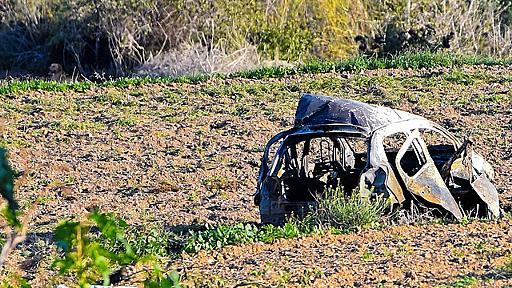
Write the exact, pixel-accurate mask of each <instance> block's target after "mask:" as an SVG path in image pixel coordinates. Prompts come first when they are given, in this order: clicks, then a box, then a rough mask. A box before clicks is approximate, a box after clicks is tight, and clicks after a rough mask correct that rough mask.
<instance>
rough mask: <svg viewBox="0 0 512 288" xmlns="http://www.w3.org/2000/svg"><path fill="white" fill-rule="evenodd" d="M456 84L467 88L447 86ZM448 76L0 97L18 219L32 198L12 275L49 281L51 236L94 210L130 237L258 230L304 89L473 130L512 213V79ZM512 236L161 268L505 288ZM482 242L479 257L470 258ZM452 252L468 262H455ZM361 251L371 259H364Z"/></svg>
mask: <svg viewBox="0 0 512 288" xmlns="http://www.w3.org/2000/svg"><path fill="white" fill-rule="evenodd" d="M455 72H456V73H463V74H464V75H469V77H470V80H471V79H473V80H471V81H472V82H471V81H470V82H467V83H464V82H463V81H462V82H460V81H459V80H457V79H458V78H457V79H455V80H450V81H447V80H446V79H447V78H446V77H445V76H446V75H448V76H450V75H452V74H453V73H455ZM455 72H453V71H452V70H450V69H435V70H418V71H402V70H376V71H368V72H363V73H361V74H323V75H305V76H293V77H289V78H284V79H268V80H259V81H255V80H240V79H235V80H211V81H209V82H207V83H201V84H197V85H191V84H172V85H145V86H144V87H134V88H130V89H116V88H109V89H103V88H97V89H95V90H92V91H88V92H85V93H70V92H66V93H50V92H30V93H23V94H19V95H12V96H9V97H4V99H2V104H0V119H2V120H3V123H4V125H3V126H4V131H3V133H2V138H0V140H2V139H3V141H4V144H5V145H6V146H7V147H8V148H9V154H10V159H11V162H12V163H13V165H14V167H15V168H16V169H17V170H18V171H24V175H25V177H22V180H20V183H19V186H20V187H19V194H18V195H19V196H18V197H19V199H20V201H21V203H22V204H23V205H24V207H29V206H30V205H31V204H32V203H33V202H34V201H35V200H36V198H38V197H39V198H40V201H39V204H38V206H37V209H36V212H35V214H34V216H33V220H32V222H31V227H30V231H31V234H30V235H29V236H28V239H27V241H26V242H25V243H24V244H23V245H21V247H20V249H18V251H17V252H16V253H15V254H14V255H12V256H11V259H10V261H11V262H10V263H12V265H13V267H14V264H16V263H18V264H19V263H21V261H25V260H28V261H29V262H30V260H34V259H35V260H34V261H33V262H30V263H29V264H30V265H26V267H25V268H24V270H23V273H27V275H29V277H32V278H33V277H36V278H34V280H33V281H34V283H36V282H40V281H42V280H43V279H47V277H48V275H50V274H54V273H53V272H49V270H50V269H49V268H48V263H49V261H50V260H51V259H50V257H49V256H48V255H49V254H50V252H51V251H52V250H53V248H50V247H52V245H51V233H50V232H51V231H52V229H53V228H54V227H55V225H56V224H57V223H58V221H59V220H61V219H64V218H67V217H75V218H76V217H80V216H82V215H85V214H86V213H87V212H88V211H90V210H91V209H93V208H101V210H102V211H106V212H114V213H116V214H117V215H119V216H120V217H122V218H124V219H126V220H127V221H128V222H129V223H130V224H133V225H149V224H151V225H153V224H155V225H156V224H159V225H163V226H166V227H176V226H178V225H190V224H192V223H200V224H203V223H212V224H217V223H236V222H257V221H258V211H257V207H255V206H254V205H253V204H252V194H253V192H254V188H255V184H256V177H257V172H258V167H259V159H260V157H261V153H262V149H263V146H264V145H265V143H266V141H267V140H268V139H269V138H270V137H271V136H272V135H274V134H275V133H277V132H279V131H281V130H283V129H286V128H288V127H291V125H292V123H293V113H294V109H295V106H296V103H297V100H298V97H299V91H307V92H314V93H322V94H328V95H336V96H340V97H348V98H353V99H358V100H364V101H369V102H372V103H377V104H382V105H387V106H392V107H394V108H399V109H403V110H406V111H410V112H413V113H416V114H420V115H423V116H425V117H427V118H429V119H431V120H434V121H437V122H439V123H441V124H442V125H444V126H445V127H447V128H449V129H450V130H452V131H453V132H454V133H456V134H457V135H458V136H463V135H464V134H466V133H468V132H470V133H471V135H472V137H473V139H474V140H475V143H477V146H476V150H477V152H479V153H481V154H482V155H483V156H484V158H486V159H487V160H489V162H490V163H491V164H492V165H493V166H494V168H495V171H496V179H495V182H496V186H497V187H498V190H499V192H500V193H501V195H500V197H501V200H502V203H503V208H504V209H505V210H507V211H508V210H509V208H510V205H511V203H512V201H511V200H512V189H511V188H510V187H511V184H512V172H511V171H512V144H511V143H512V132H511V130H512V108H511V107H512V96H511V95H512V92H511V88H512V82H511V80H510V79H511V78H510V77H511V76H512V73H510V71H509V69H508V68H506V67H502V68H492V69H490V68H466V69H465V70H463V71H455ZM450 73H452V74H450ZM455 75H458V74H455ZM482 75H483V76H482ZM452 78H453V77H452ZM452 78H450V79H452ZM489 96H492V97H491V98H489ZM509 224H510V221H509V220H503V221H500V222H497V223H494V222H488V223H487V222H486V223H472V224H470V225H467V226H464V225H428V226H419V227H417V226H397V227H389V228H386V229H384V230H383V231H364V232H361V233H354V234H351V235H341V236H332V235H329V236H314V237H308V238H305V239H300V240H286V241H279V242H276V243H274V244H265V245H263V244H253V245H248V246H241V247H227V248H225V249H223V250H221V251H219V252H210V253H201V254H200V255H198V256H195V257H190V256H185V258H184V259H183V260H182V263H181V262H172V263H171V264H170V267H175V266H179V267H187V268H186V269H184V270H183V268H182V269H181V271H183V272H184V273H186V274H187V275H189V276H190V275H192V274H194V273H196V274H197V273H199V274H203V275H199V276H197V275H196V276H197V277H196V276H194V277H196V278H198V279H199V278H201V279H203V278H211V279H213V278H214V277H213V276H214V275H218V276H219V277H221V278H222V279H228V280H222V281H227V283H229V285H232V284H235V283H242V282H243V281H249V282H250V281H253V280H250V279H253V278H254V277H253V276H251V275H259V276H258V277H255V278H256V279H257V280H254V281H256V282H257V283H265V285H266V284H269V285H270V283H274V284H275V283H277V284H279V283H280V282H279V281H281V282H283V281H288V282H286V283H285V284H286V285H287V284H290V283H295V284H297V285H300V281H299V282H294V281H295V280H294V281H291V282H290V281H289V280H286V278H287V277H295V278H294V279H296V278H297V277H298V276H297V275H307V276H308V277H313V278H315V281H314V282H312V283H313V284H314V285H315V286H329V285H333V286H339V285H351V286H352V285H354V286H356V285H358V284H361V285H363V286H370V287H375V286H378V285H381V284H382V285H384V286H393V285H394V286H407V285H412V286H417V285H419V286H432V285H434V284H435V285H437V284H443V283H450V281H452V280H453V281H455V280H456V278H457V277H465V276H467V277H474V278H476V279H477V280H478V281H479V282H478V283H481V284H482V283H484V284H485V285H490V286H494V285H497V286H500V285H506V283H508V282H507V281H508V280H507V279H504V278H503V277H505V276H503V275H501V274H500V272H499V271H498V270H497V269H498V267H499V266H500V265H502V263H503V262H504V257H506V256H507V255H508V254H507V253H508V252H509V250H510V239H511V237H510V236H511V235H510V229H509V228H508V227H509ZM479 241H480V242H482V245H484V246H485V250H486V251H484V252H482V253H483V254H478V253H480V252H478V251H477V250H478V249H479V248H478V249H477V248H475V247H473V246H471V245H473V244H474V242H476V243H477V244H478V243H480V242H479ZM472 243H473V244H472ZM477 246H478V245H477ZM383 247H387V248H386V249H388V250H389V253H388V252H383V251H385V250H383V249H384V248H383ZM404 249H405V250H404ZM487 249H489V250H487ZM402 250H403V251H402ZM458 250H461V253H462V252H463V253H462V254H460V255H463V256H460V257H459V256H457V257H455V256H453V255H452V254H453V253H455V252H453V251H458ZM495 250H496V251H497V252H492V253H490V252H489V253H488V251H495ZM364 251H370V252H371V253H372V254H374V257H373V258H372V257H371V256H367V257H370V258H371V259H370V260H368V261H364V260H362V254H364V253H365V252H364ZM386 251H387V250H386ZM477 252H478V253H477ZM383 253H384V254H386V255H387V256H384V255H382V254H383ZM388 254H389V255H388ZM368 255H369V254H368ZM457 255H459V254H457ZM365 257H366V256H365ZM180 261H181V260H180ZM267 262H268V263H270V264H269V265H268V266H269V268H268V269H267V268H265V267H266V266H265V265H266V264H265V263H267ZM315 268H317V269H316V270H315ZM305 269H307V270H308V271H306V272H304V271H305ZM263 270H265V271H266V272H264V273H263V272H261V273H260V272H258V271H263ZM267 270H268V271H267ZM251 271H252V274H251ZM280 273H281V275H280ZM289 273H291V274H292V276H290V275H288V274H289ZM304 273H305V274H304ZM310 274H313V276H311V275H310ZM317 274H318V275H317ZM293 275H295V276H293ZM315 275H316V276H315ZM194 277H192V276H190V278H191V279H193V278H194ZM500 277H501V278H500ZM281 278H283V279H281ZM306 278H307V277H306ZM219 279H220V278H219ZM219 279H217V280H218V281H221V280H219ZM242 279H245V280H242ZM203 280H204V279H203ZM203 280H201V281H203ZM198 281H199V280H198ZM204 281H206V280H204ZM212 281H213V280H212ZM276 281H277V282H276ZM304 281H306V280H304ZM383 281H384V282H383ZM489 281H490V282H489ZM306 282H308V281H306ZM310 282H311V281H310ZM40 283H46V282H40ZM257 283H256V284H257ZM283 283H284V282H283ZM256 284H255V285H256ZM484 284H482V285H484ZM45 285H47V284H42V286H45Z"/></svg>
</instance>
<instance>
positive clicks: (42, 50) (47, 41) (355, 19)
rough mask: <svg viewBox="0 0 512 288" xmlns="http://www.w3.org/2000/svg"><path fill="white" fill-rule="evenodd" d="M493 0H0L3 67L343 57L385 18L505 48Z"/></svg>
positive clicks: (118, 67) (219, 65)
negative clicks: (430, 27) (362, 35)
mask: <svg viewBox="0 0 512 288" xmlns="http://www.w3.org/2000/svg"><path fill="white" fill-rule="evenodd" d="M498 1H499V0H480V1H475V0H470V1H466V0H443V1H435V3H433V2H431V1H426V0H370V1H363V0H353V1H350V0H310V1H306V0H265V1H263V0H236V1H229V0H148V1H130V0H93V1H89V0H70V1H68V0H44V1H43V0H4V1H1V2H0V55H1V56H2V57H0V69H3V70H17V69H18V70H28V71H32V72H34V71H35V72H45V71H46V69H47V67H48V66H49V64H51V63H53V62H57V63H61V64H63V66H64V68H65V70H66V71H67V72H68V73H72V72H73V71H74V72H75V73H82V74H90V73H91V72H93V71H96V72H100V73H101V72H106V73H107V74H114V75H121V74H125V73H127V72H130V71H132V69H133V68H134V67H139V69H138V70H139V71H141V72H142V73H148V74H162V73H163V74H184V73H190V72H232V71H235V70H239V69H244V68H250V67H252V66H256V65H261V62H262V61H266V60H271V61H275V60H285V61H297V60H299V61H301V60H307V59H310V58H329V59H332V58H340V57H347V56H349V55H353V54H355V53H357V46H356V43H355V42H354V40H353V39H354V37H355V36H356V35H358V34H364V35H376V34H379V33H383V32H384V31H383V30H384V27H385V24H386V23H388V22H389V19H392V18H394V19H395V20H394V21H395V22H396V23H398V25H399V26H401V27H402V28H403V29H405V30H404V31H407V29H409V28H415V27H419V26H424V25H426V24H429V25H431V26H433V27H434V30H435V31H436V33H437V34H438V35H444V34H447V33H450V32H454V34H455V38H454V39H453V40H452V43H453V45H452V49H454V50H456V51H458V52H462V53H479V54H485V55H499V56H504V55H508V54H510V45H511V44H510V37H511V36H510V35H511V32H510V29H509V27H508V26H507V23H505V22H504V21H503V20H502V18H503V17H502V16H503V15H505V14H506V13H505V12H507V10H506V9H505V8H504V7H503V5H501V4H499V3H498ZM500 3H504V2H503V1H501V2H500ZM507 15H508V14H507ZM508 18H510V17H508ZM506 19H507V18H506ZM506 19H505V20H506ZM506 21H508V20H506Z"/></svg>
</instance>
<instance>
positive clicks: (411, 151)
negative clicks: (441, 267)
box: [254, 94, 500, 224]
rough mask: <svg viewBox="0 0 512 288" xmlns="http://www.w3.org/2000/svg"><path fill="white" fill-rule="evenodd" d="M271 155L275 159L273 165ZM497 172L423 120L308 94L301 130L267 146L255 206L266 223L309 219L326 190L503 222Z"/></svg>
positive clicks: (466, 144) (465, 144) (467, 145)
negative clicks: (290, 217)
mask: <svg viewBox="0 0 512 288" xmlns="http://www.w3.org/2000/svg"><path fill="white" fill-rule="evenodd" d="M271 153H272V154H273V158H270V156H271ZM493 177H494V171H493V169H492V167H491V166H490V164H489V163H487V162H486V161H485V160H484V159H483V158H482V156H481V155H479V154H477V153H475V152H473V150H472V143H471V142H470V141H468V140H464V141H459V140H458V139H456V138H455V137H454V136H453V135H452V134H451V133H450V132H448V131H447V130H446V129H444V128H443V127H441V126H440V125H438V124H436V123H433V122H431V121H429V120H427V119H425V118H423V117H421V116H417V115H414V114H411V113H407V112H404V111H400V110H396V109H391V108H387V107H380V106H375V105H371V104H366V103H362V102H358V101H353V100H347V99H340V98H334V97H328V96H319V95H311V94H303V95H302V97H301V99H300V101H299V104H298V107H297V111H296V115H295V124H294V127H293V128H291V129H289V130H286V131H283V132H281V133H279V134H277V135H275V136H274V137H273V138H272V139H270V141H269V142H268V143H267V145H266V147H265V150H264V154H263V158H262V164H261V167H260V172H259V177H258V184H257V191H256V194H255V198H254V201H255V204H256V205H258V206H259V208H260V215H261V221H262V222H263V223H275V224H279V223H282V222H283V221H284V220H285V217H286V216H287V215H289V214H291V213H294V214H295V215H303V214H304V213H305V212H306V211H307V210H308V209H309V208H310V207H312V206H314V205H315V204H316V201H317V199H319V198H318V197H322V194H323V193H324V192H325V190H326V189H333V188H334V189H336V188H341V189H343V191H345V193H352V191H358V192H359V193H360V196H361V197H365V198H368V199H369V201H371V199H372V198H374V197H377V196H379V195H381V196H380V197H388V198H389V201H390V203H391V204H392V207H396V206H398V207H404V206H408V205H411V203H417V204H419V205H421V206H426V207H432V208H439V211H446V212H448V213H450V214H452V215H453V216H454V217H455V218H457V219H460V218H462V217H463V215H464V213H466V212H467V211H472V213H477V214H478V215H479V216H491V217H499V215H500V208H499V200H498V192H497V190H496V188H495V186H494V185H493V184H492V182H491V181H492V180H493Z"/></svg>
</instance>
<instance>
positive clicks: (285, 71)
mask: <svg viewBox="0 0 512 288" xmlns="http://www.w3.org/2000/svg"><path fill="white" fill-rule="evenodd" d="M510 64H512V60H511V59H498V58H491V57H484V56H462V55H457V54H447V53H431V52H419V53H407V54H403V55H399V56H395V57H390V58H374V57H364V56H360V57H355V58H351V59H346V60H334V61H326V60H318V61H311V62H307V63H303V64H298V65H296V66H292V67H286V66H275V67H262V68H258V69H254V70H247V71H239V72H234V73H231V74H219V73H217V74H211V75H208V74H199V75H186V76H180V77H123V78H119V79H116V80H109V81H104V82H100V83H94V82H91V81H77V82H57V81H47V80H43V79H34V80H12V81H5V82H4V84H2V85H0V95H9V94H16V93H20V92H26V91H35V90H39V91H48V92H65V91H74V92H84V91H87V90H89V89H91V88H93V87H105V88H111V87H116V88H126V87H129V86H140V85H143V84H170V83H190V84H196V83H200V82H204V81H207V80H208V79H210V78H219V79H235V78H243V79H255V80H257V79H266V78H281V77H285V76H290V75H299V74H320V73H330V72H354V71H356V72H357V71H361V70H373V69H390V68H400V69H420V68H435V67H458V66H462V65H485V66H495V65H510Z"/></svg>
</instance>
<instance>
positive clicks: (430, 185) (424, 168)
mask: <svg viewBox="0 0 512 288" xmlns="http://www.w3.org/2000/svg"><path fill="white" fill-rule="evenodd" d="M413 153H414V154H413ZM406 154H407V158H408V159H407V161H409V162H411V161H413V162H414V161H417V162H416V163H414V165H408V167H406V166H405V165H403V164H404V163H405V162H406V161H404V160H406V159H405V158H404V156H405V155H406ZM395 165H396V169H397V171H398V173H399V175H400V177H401V178H402V180H403V182H404V184H405V186H406V188H407V190H408V191H409V192H410V193H411V194H413V195H414V196H417V197H420V198H423V199H425V200H426V201H428V202H430V203H435V204H437V205H439V206H441V207H443V208H444V209H446V210H448V211H449V212H450V213H452V214H453V215H454V216H455V217H456V218H457V219H460V218H462V212H461V210H460V208H459V206H458V205H457V202H456V201H455V199H454V198H453V196H452V195H451V193H450V191H449V190H448V187H447V186H446V184H445V183H444V181H443V179H442V177H441V174H440V173H439V171H438V170H437V168H436V166H435V164H434V161H433V160H432V157H431V156H430V154H429V153H428V149H427V146H426V144H425V142H424V141H423V139H421V136H420V133H419V131H418V129H414V130H412V132H411V133H410V134H409V136H408V137H407V139H406V140H405V142H404V144H403V145H402V147H401V148H400V150H399V151H398V153H397V156H396V158H395Z"/></svg>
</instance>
